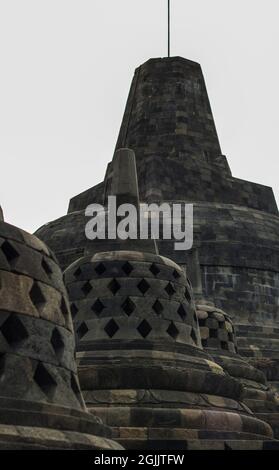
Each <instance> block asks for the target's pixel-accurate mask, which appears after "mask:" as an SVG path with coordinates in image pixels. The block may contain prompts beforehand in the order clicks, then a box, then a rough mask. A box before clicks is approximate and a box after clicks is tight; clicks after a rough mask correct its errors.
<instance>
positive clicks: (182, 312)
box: [177, 304, 187, 320]
mask: <svg viewBox="0 0 279 470" xmlns="http://www.w3.org/2000/svg"><path fill="white" fill-rule="evenodd" d="M177 313H178V315H179V316H180V318H181V319H182V320H185V318H186V317H187V312H186V310H185V308H184V307H183V305H182V304H181V305H180V306H179V308H178V310H177Z"/></svg>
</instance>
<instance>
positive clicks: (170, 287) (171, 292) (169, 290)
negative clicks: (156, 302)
mask: <svg viewBox="0 0 279 470" xmlns="http://www.w3.org/2000/svg"><path fill="white" fill-rule="evenodd" d="M165 291H166V293H167V294H168V295H169V296H170V297H172V296H173V295H174V294H175V292H176V290H175V288H174V287H173V285H172V284H171V283H170V282H169V283H168V284H167V285H166V287H165Z"/></svg>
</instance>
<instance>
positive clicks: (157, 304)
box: [152, 299, 164, 315]
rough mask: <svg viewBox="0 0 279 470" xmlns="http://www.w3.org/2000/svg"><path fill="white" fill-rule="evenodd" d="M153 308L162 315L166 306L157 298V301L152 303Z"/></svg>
mask: <svg viewBox="0 0 279 470" xmlns="http://www.w3.org/2000/svg"><path fill="white" fill-rule="evenodd" d="M152 308H153V310H154V312H155V313H156V314H157V315H161V314H162V313H163V310H164V307H163V305H162V304H161V302H160V300H158V299H157V300H156V302H155V303H154V304H153V305H152Z"/></svg>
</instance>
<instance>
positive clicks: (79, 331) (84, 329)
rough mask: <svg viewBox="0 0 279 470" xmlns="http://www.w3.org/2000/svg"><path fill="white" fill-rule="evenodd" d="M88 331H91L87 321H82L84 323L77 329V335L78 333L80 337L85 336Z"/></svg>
mask: <svg viewBox="0 0 279 470" xmlns="http://www.w3.org/2000/svg"><path fill="white" fill-rule="evenodd" d="M88 331H89V329H88V328H87V325H86V323H84V322H82V324H81V325H80V326H79V327H78V329H77V331H76V335H77V337H78V339H81V338H83V337H84V335H86V333H87V332H88Z"/></svg>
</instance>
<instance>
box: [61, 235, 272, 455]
mask: <svg viewBox="0 0 279 470" xmlns="http://www.w3.org/2000/svg"><path fill="white" fill-rule="evenodd" d="M139 245H140V242H139ZM64 279H65V283H66V286H67V289H68V292H69V297H70V301H71V307H72V312H74V315H73V318H74V327H75V331H76V341H77V361H78V366H79V377H80V381H81V387H82V390H83V392H84V397H85V400H86V403H87V406H88V408H89V409H90V410H91V411H92V413H94V415H97V416H99V417H100V418H101V419H102V421H103V422H104V423H106V424H107V425H109V426H110V427H112V428H113V432H114V437H115V439H116V440H117V441H118V442H119V443H121V444H122V445H125V447H127V448H141V449H143V448H150V447H149V446H150V445H152V444H153V443H154V440H156V441H157V446H163V448H164V446H167V445H168V446H169V448H172V445H174V446H176V444H177V440H179V441H180V444H179V445H180V446H181V448H187V441H188V438H191V437H192V438H193V439H196V440H198V442H199V440H200V439H201V440H202V439H205V440H207V439H212V438H213V439H216V440H219V441H222V442H223V441H225V440H226V439H227V438H232V439H233V438H234V439H239V440H243V439H244V440H246V439H247V438H248V439H256V436H259V435H260V436H262V439H263V440H270V439H272V432H271V428H270V426H269V425H268V424H266V423H264V422H263V421H261V420H258V419H257V418H255V417H254V416H253V415H252V413H251V411H250V410H249V408H247V407H246V406H245V405H244V404H242V403H241V402H240V396H241V391H242V387H241V386H239V384H238V383H237V382H236V381H235V380H234V379H232V378H230V377H229V376H228V375H226V374H225V373H224V371H223V369H222V367H220V366H218V365H217V364H216V363H214V361H213V360H212V359H211V357H210V356H208V355H206V354H205V353H204V352H203V351H202V349H201V339H200V332H199V329H198V321H197V316H196V311H195V306H194V303H193V294H192V288H191V286H190V284H189V282H188V280H187V278H186V276H185V272H184V270H182V269H181V268H180V267H179V266H177V265H176V264H175V263H173V261H169V260H167V259H166V258H161V257H160V256H158V255H152V254H150V253H147V254H144V253H141V252H129V251H119V252H107V253H99V254H97V255H95V256H93V257H92V256H87V257H84V258H81V259H80V260H78V261H76V262H75V263H73V264H72V265H71V266H70V267H69V268H68V269H67V270H66V271H65V274H64ZM81 279H82V280H81ZM220 315H221V314H220V312H216V318H213V319H211V320H210V319H209V321H211V322H212V325H211V326H212V327H214V331H218V326H219V323H218V319H219V321H220ZM222 320H223V323H224V325H225V320H224V319H223V317H222ZM227 342H229V338H227ZM183 431H184V434H183ZM247 436H249V437H247ZM200 447H201V448H202V447H203V446H200ZM175 448H176V447H175Z"/></svg>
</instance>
